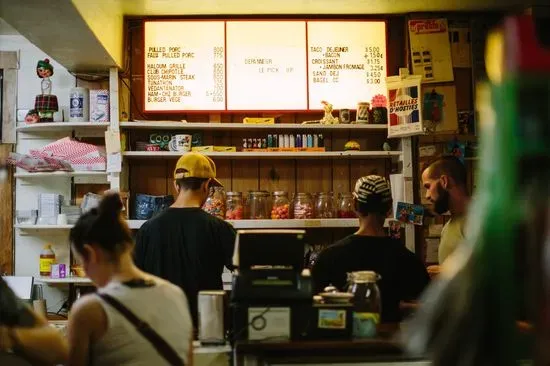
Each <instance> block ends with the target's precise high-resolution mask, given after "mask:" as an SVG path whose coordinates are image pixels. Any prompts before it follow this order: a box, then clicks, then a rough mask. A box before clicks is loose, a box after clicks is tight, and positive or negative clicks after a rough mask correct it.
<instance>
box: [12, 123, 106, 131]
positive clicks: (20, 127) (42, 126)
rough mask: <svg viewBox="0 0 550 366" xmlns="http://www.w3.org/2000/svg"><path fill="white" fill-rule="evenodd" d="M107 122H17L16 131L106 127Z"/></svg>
mask: <svg viewBox="0 0 550 366" xmlns="http://www.w3.org/2000/svg"><path fill="white" fill-rule="evenodd" d="M107 127H109V122H43V123H33V124H25V123H18V124H17V131H23V132H46V131H64V130H78V129H104V130H105V129H107Z"/></svg>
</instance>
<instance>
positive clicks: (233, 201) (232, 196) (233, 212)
mask: <svg viewBox="0 0 550 366" xmlns="http://www.w3.org/2000/svg"><path fill="white" fill-rule="evenodd" d="M243 213H244V212H243V194H242V193H241V192H227V200H226V201H225V219H226V220H242V219H243V218H244V216H243Z"/></svg>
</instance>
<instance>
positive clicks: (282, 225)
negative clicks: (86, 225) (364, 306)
mask: <svg viewBox="0 0 550 366" xmlns="http://www.w3.org/2000/svg"><path fill="white" fill-rule="evenodd" d="M227 222H229V223H230V224H231V225H233V227H234V228H235V229H238V230H239V229H307V228H346V227H349V228H353V227H358V226H359V221H358V220H357V219H306V220H298V219H289V220H227ZM144 223H145V220H128V226H129V227H130V229H139V228H140V227H141V225H143V224H144Z"/></svg>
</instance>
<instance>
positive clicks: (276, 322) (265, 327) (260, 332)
mask: <svg viewBox="0 0 550 366" xmlns="http://www.w3.org/2000/svg"><path fill="white" fill-rule="evenodd" d="M248 324H250V325H249V326H248V339H249V340H261V339H267V338H279V339H290V308H282V307H279V308H275V307H273V308H248Z"/></svg>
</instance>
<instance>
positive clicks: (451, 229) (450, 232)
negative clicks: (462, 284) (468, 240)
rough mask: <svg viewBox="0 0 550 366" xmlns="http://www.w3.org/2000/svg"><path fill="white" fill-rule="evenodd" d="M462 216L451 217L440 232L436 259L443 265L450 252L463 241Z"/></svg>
mask: <svg viewBox="0 0 550 366" xmlns="http://www.w3.org/2000/svg"><path fill="white" fill-rule="evenodd" d="M464 219H465V217H464V216H457V217H452V218H451V219H450V220H449V221H447V223H446V224H445V226H443V229H442V230H441V240H440V242H439V252H438V259H439V264H443V262H444V261H445V259H447V258H448V257H449V256H450V255H451V253H452V252H454V250H455V249H456V248H457V247H458V245H459V244H460V242H461V241H462V240H464Z"/></svg>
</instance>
